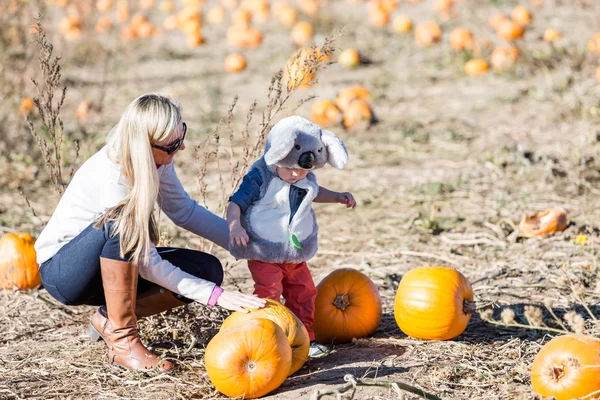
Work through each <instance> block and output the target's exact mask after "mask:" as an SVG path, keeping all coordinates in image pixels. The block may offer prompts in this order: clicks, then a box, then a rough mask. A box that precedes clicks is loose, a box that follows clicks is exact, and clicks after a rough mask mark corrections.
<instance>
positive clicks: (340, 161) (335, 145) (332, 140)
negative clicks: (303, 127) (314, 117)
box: [321, 129, 348, 169]
mask: <svg viewBox="0 0 600 400" xmlns="http://www.w3.org/2000/svg"><path fill="white" fill-rule="evenodd" d="M321 141H322V142H323V144H324V145H325V147H327V153H328V156H327V162H328V163H329V164H331V165H332V166H333V167H334V168H337V169H342V168H344V165H346V163H347V162H348V150H346V146H345V145H344V142H342V140H341V139H340V138H339V137H337V136H335V134H334V133H333V132H331V131H328V130H325V129H323V130H322V135H321Z"/></svg>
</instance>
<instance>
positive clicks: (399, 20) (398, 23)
mask: <svg viewBox="0 0 600 400" xmlns="http://www.w3.org/2000/svg"><path fill="white" fill-rule="evenodd" d="M411 29H412V21H411V20H410V18H408V17H407V16H404V15H397V16H395V17H394V19H393V20H392V30H393V31H394V32H396V33H404V32H408V31H410V30H411Z"/></svg>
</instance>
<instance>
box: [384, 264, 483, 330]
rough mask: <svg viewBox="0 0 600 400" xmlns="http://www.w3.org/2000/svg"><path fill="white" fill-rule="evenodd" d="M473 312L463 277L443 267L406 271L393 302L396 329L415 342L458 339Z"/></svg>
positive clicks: (468, 289) (470, 292)
mask: <svg viewBox="0 0 600 400" xmlns="http://www.w3.org/2000/svg"><path fill="white" fill-rule="evenodd" d="M474 310H475V303H474V302H473V289H472V288H471V284H470V283H469V281H468V280H467V278H465V277H464V276H463V274H461V273H460V272H458V271H456V270H455V269H452V268H446V267H421V268H415V269H413V270H410V271H408V272H407V273H406V275H404V277H402V280H401V281H400V284H399V285H398V291H397V292H396V299H395V301H394V317H395V318H396V323H397V324H398V327H400V329H401V330H402V332H404V333H406V334H407V335H408V336H412V337H415V338H418V339H428V340H448V339H452V338H454V337H456V336H458V335H460V334H461V333H463V331H464V330H465V328H466V327H467V324H468V323H469V320H470V319H471V313H472V312H473V311H474Z"/></svg>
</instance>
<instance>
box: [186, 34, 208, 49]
mask: <svg viewBox="0 0 600 400" xmlns="http://www.w3.org/2000/svg"><path fill="white" fill-rule="evenodd" d="M205 42H206V40H205V39H204V36H203V35H202V33H200V32H198V33H195V34H193V35H188V37H187V41H186V43H187V45H188V47H189V48H194V47H198V46H202V45H203V44H204V43H205Z"/></svg>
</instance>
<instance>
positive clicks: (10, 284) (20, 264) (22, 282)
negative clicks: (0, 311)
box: [0, 232, 42, 290]
mask: <svg viewBox="0 0 600 400" xmlns="http://www.w3.org/2000/svg"><path fill="white" fill-rule="evenodd" d="M34 242H35V240H34V239H33V237H32V236H31V235H30V234H28V233H25V232H17V233H7V234H5V235H4V236H2V238H0V288H2V289H12V288H17V289H23V290H27V289H34V288H36V287H38V286H39V285H40V284H41V283H42V279H41V277H40V273H39V265H38V263H37V261H36V257H37V255H36V252H35V248H34V247H33V245H34Z"/></svg>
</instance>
